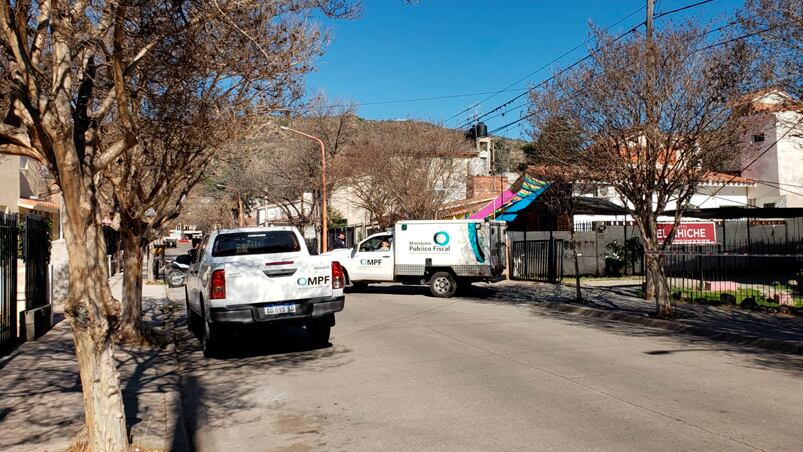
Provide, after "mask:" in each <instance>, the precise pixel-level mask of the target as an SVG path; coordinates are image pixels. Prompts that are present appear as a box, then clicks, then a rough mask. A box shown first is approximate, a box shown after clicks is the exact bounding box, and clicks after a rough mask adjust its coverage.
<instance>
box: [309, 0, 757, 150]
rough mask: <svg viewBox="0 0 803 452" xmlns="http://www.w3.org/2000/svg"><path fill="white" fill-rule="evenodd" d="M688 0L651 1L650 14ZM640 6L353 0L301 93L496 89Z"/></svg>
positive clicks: (387, 110)
mask: <svg viewBox="0 0 803 452" xmlns="http://www.w3.org/2000/svg"><path fill="white" fill-rule="evenodd" d="M697 1H699V0H660V1H657V4H658V7H657V11H658V12H661V11H668V10H671V9H675V8H679V7H682V6H684V5H688V4H691V3H696V2H697ZM644 4H645V1H644V0H599V1H591V0H576V1H571V2H569V1H556V0H496V1H493V0H462V1H461V0H420V2H419V3H418V4H415V5H407V4H405V3H404V1H403V0H363V9H364V13H363V15H362V17H361V18H359V19H356V20H350V21H332V20H325V21H324V25H325V26H327V27H329V28H330V30H331V33H332V37H333V42H332V43H331V45H330V46H329V47H328V48H327V51H326V54H325V55H324V56H322V57H321V58H319V59H318V61H317V70H316V71H315V72H314V73H312V74H310V75H309V76H308V77H307V90H308V91H309V92H315V91H318V90H320V91H322V92H323V93H324V94H326V96H327V97H328V98H329V99H330V100H332V99H341V100H350V101H354V102H356V103H372V102H384V101H393V100H401V99H412V98H422V97H437V96H449V95H459V94H466V93H480V92H493V91H498V90H500V89H502V88H504V87H506V86H507V85H510V84H511V83H513V82H515V81H516V80H518V79H520V78H522V77H523V76H525V75H526V74H528V73H530V72H532V71H535V70H536V69H538V68H539V67H541V66H543V65H544V64H546V63H548V62H549V61H551V60H552V59H554V58H556V57H558V56H559V55H561V54H563V53H564V52H566V51H568V50H570V49H571V48H573V47H575V46H577V45H578V44H580V43H582V42H583V41H585V40H586V39H587V38H588V30H589V28H588V25H589V22H590V21H591V22H594V23H595V24H598V25H601V26H606V27H607V26H609V25H612V24H614V23H616V22H617V21H619V20H620V19H622V18H624V17H625V16H627V15H628V14H630V13H633V12H634V11H636V10H638V9H639V8H641V7H642V6H644ZM742 4H743V2H742V1H740V0H716V1H713V2H711V3H708V4H706V5H703V6H700V7H697V8H693V9H690V10H687V11H685V12H682V13H678V14H676V15H673V16H672V18H673V20H680V19H684V18H689V17H697V18H700V19H702V20H713V21H714V22H715V23H722V22H724V21H725V18H726V17H727V16H728V15H730V14H732V13H733V12H734V11H735V10H736V9H737V8H739V7H741V6H742ZM567 5H571V6H567ZM643 20H644V10H643V9H642V10H641V11H639V12H638V13H637V14H635V15H633V16H632V17H630V18H629V19H628V20H626V21H624V22H623V23H621V24H620V25H618V26H616V27H615V28H614V29H613V30H612V31H614V32H622V31H626V30H628V29H629V28H630V27H632V26H633V25H635V24H637V23H639V22H642V21H643ZM660 25H661V23H660V22H658V23H657V26H660ZM584 55H585V50H584V49H578V50H577V51H575V52H574V53H572V54H570V55H568V56H566V57H564V58H563V59H562V60H561V61H560V62H559V63H558V64H560V65H562V66H566V65H569V64H571V63H572V62H573V61H575V60H577V59H579V58H582V57H583V56H584ZM549 74H550V71H549V70H543V71H541V72H538V73H537V74H535V75H533V76H532V77H530V78H528V79H527V80H526V81H523V82H521V83H519V84H518V85H516V86H514V87H513V88H526V87H527V86H528V84H533V83H537V82H539V81H541V80H543V79H544V78H547V77H549ZM518 93H520V91H511V92H505V93H501V94H498V95H496V96H494V97H492V98H491V99H488V100H487V101H485V102H484V103H482V104H481V105H480V106H479V107H477V111H478V112H479V113H480V114H482V113H484V112H485V111H487V110H489V109H491V108H493V107H495V106H497V105H499V104H501V103H503V102H504V101H506V100H508V99H509V98H511V97H513V96H515V95H516V94H518ZM486 97H488V95H477V96H466V97H459V98H452V99H441V100H430V101H421V102H404V103H392V104H381V105H361V106H359V107H358V108H359V110H358V114H359V115H360V116H362V117H365V118H370V119H407V118H415V119H424V120H430V121H435V122H443V121H445V120H446V119H447V118H449V117H450V116H452V115H454V114H456V113H457V112H459V111H460V110H463V109H464V108H467V107H469V106H471V105H472V104H474V103H475V102H477V101H480V100H482V99H484V98H486ZM472 112H473V110H472ZM518 114H519V112H518V111H508V112H507V113H506V114H505V116H504V117H503V116H500V117H497V118H495V119H492V120H490V121H488V125H489V128H491V129H492V128H494V127H497V126H499V125H502V124H505V123H507V122H509V121H510V120H511V119H515V118H517V117H518ZM466 117H467V113H463V114H461V115H460V116H459V117H458V118H454V119H452V120H450V121H448V122H446V125H448V126H456V125H458V121H460V122H464V121H465V120H466ZM508 135H510V136H517V135H518V131H517V130H512V129H511V130H510V131H509V133H508Z"/></svg>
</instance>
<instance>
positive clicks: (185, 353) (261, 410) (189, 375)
mask: <svg viewBox="0 0 803 452" xmlns="http://www.w3.org/2000/svg"><path fill="white" fill-rule="evenodd" d="M170 293H171V299H172V300H174V303H177V301H176V300H177V299H179V298H180V296H182V297H183V292H182V293H181V294H180V296H179V294H178V292H174V291H173V290H171V291H170ZM182 301H183V300H182ZM180 305H181V306H183V305H184V303H183V302H181V303H180ZM176 316H177V319H176V320H177V324H176V346H177V351H178V357H179V373H180V375H181V386H182V403H183V408H184V419H185V424H186V428H187V433H188V434H189V436H190V438H191V442H194V441H193V438H194V437H195V435H196V434H197V433H198V432H199V431H200V430H202V429H203V428H225V427H227V426H230V425H234V424H237V423H240V422H251V421H254V420H255V419H256V418H259V417H260V416H262V415H263V414H264V415H266V414H267V413H268V412H269V411H270V410H273V409H278V408H281V405H282V402H279V401H277V400H276V398H275V397H271V396H270V395H268V396H265V397H260V394H262V393H265V392H268V393H269V392H270V391H271V386H270V384H267V381H268V378H269V376H270V375H284V374H293V373H302V372H303V373H309V372H315V373H317V372H324V371H326V370H327V369H331V368H335V367H340V366H343V365H347V364H349V363H350V362H351V361H350V360H349V359H348V354H349V353H350V351H351V350H350V349H348V348H346V347H343V346H339V345H334V346H333V345H332V344H328V345H326V346H323V347H321V346H319V345H316V344H314V343H312V342H310V341H309V339H307V335H306V332H305V331H304V329H303V328H301V327H291V328H257V329H253V330H245V331H242V332H239V333H238V334H230V335H229V336H228V337H227V340H226V343H225V348H224V351H223V352H222V353H221V354H220V357H218V358H213V359H210V358H205V357H204V356H203V353H202V351H201V347H200V342H199V341H198V338H197V337H195V336H194V335H193V334H192V333H190V332H189V331H187V327H186V312H184V310H183V309H181V310H179V311H178V312H176ZM335 328H337V327H335ZM266 377H267V378H266Z"/></svg>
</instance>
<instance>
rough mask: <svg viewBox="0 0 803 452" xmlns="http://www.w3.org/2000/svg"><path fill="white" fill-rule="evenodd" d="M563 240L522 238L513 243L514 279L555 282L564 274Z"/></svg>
mask: <svg viewBox="0 0 803 452" xmlns="http://www.w3.org/2000/svg"><path fill="white" fill-rule="evenodd" d="M562 256H563V240H559V239H550V240H522V241H515V242H513V244H512V255H511V257H512V261H513V262H512V266H511V267H512V276H513V279H525V280H530V281H544V282H550V283H554V282H557V281H558V280H559V279H560V278H561V277H562V276H563V258H562Z"/></svg>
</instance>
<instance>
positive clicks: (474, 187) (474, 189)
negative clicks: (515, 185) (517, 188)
mask: <svg viewBox="0 0 803 452" xmlns="http://www.w3.org/2000/svg"><path fill="white" fill-rule="evenodd" d="M507 188H508V183H507V179H506V178H505V177H504V176H472V177H471V179H469V181H468V196H467V197H468V198H490V197H493V196H499V195H500V194H501V193H502V192H503V191H504V190H506V189H507Z"/></svg>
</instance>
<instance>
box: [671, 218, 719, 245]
mask: <svg viewBox="0 0 803 452" xmlns="http://www.w3.org/2000/svg"><path fill="white" fill-rule="evenodd" d="M672 226H674V225H673V224H672V223H658V241H659V242H660V243H663V242H664V240H666V238H667V237H669V233H670V232H672ZM672 243H673V244H678V245H683V244H687V245H688V244H695V245H709V244H716V243H717V228H716V227H715V226H714V223H680V224H679V225H678V230H677V232H676V233H675V239H674V240H672Z"/></svg>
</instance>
